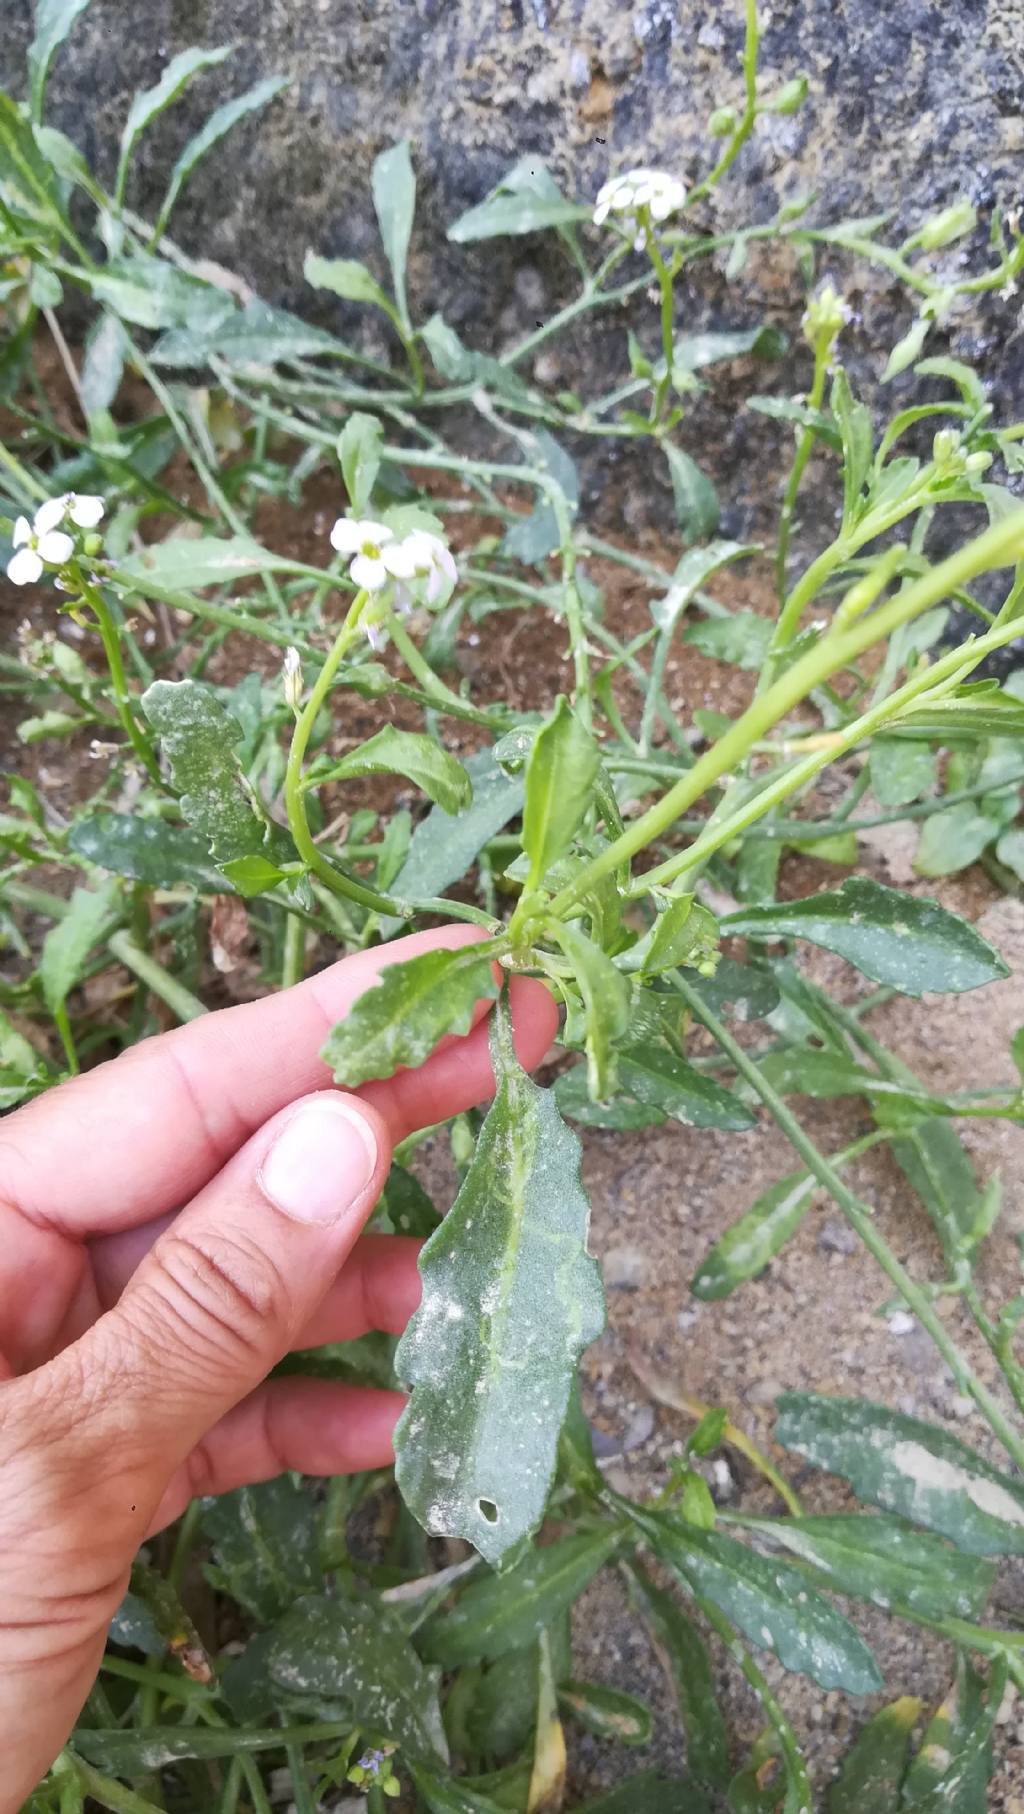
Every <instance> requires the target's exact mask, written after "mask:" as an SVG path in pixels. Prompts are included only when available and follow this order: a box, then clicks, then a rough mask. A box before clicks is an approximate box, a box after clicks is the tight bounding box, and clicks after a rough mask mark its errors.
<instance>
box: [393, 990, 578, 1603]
mask: <svg viewBox="0 0 1024 1814" xmlns="http://www.w3.org/2000/svg"><path fill="white" fill-rule="evenodd" d="M385 975H387V972H385ZM491 1053H492V1061H493V1064H494V1074H495V1077H496V1079H497V1080H498V1087H497V1093H496V1095H495V1098H494V1103H493V1105H492V1107H491V1109H490V1112H489V1114H488V1116H487V1119H486V1121H485V1123H484V1127H483V1131H482V1133H481V1135H480V1138H479V1140H478V1142H477V1149H476V1154H475V1156H474V1158H473V1162H472V1164H471V1166H470V1168H469V1171H468V1173H467V1174H466V1177H465V1180H464V1182H463V1184H462V1188H461V1190H460V1191H459V1194H458V1196H457V1198H456V1200H455V1203H454V1205H453V1206H452V1208H451V1210H450V1211H449V1213H448V1215H447V1216H446V1218H445V1220H444V1221H443V1222H442V1223H441V1226H440V1227H439V1228H438V1229H437V1231H436V1232H435V1233H434V1234H433V1235H431V1237H430V1240H429V1241H428V1242H427V1245H426V1247H425V1248H424V1249H423V1252H422V1254H421V1255H420V1276H421V1278H422V1280H423V1300H422V1303H421V1305H420V1308H419V1309H418V1310H417V1312H416V1314H415V1316H414V1317H413V1319H412V1322H411V1323H410V1324H409V1327H408V1329H407V1330H406V1332H405V1335H404V1336H403V1337H402V1341H401V1343H400V1345H399V1349H398V1353H397V1356H396V1360H395V1367H396V1371H397V1372H398V1374H399V1376H400V1377H401V1378H403V1379H405V1380H407V1381H408V1382H409V1383H410V1384H411V1386H412V1387H413V1393H412V1398H411V1400H410V1402H409V1405H408V1407H407V1409H406V1411H405V1412H404V1414H403V1416H402V1419H401V1422H400V1423H399V1426H398V1429H397V1431H396V1433H395V1454H396V1468H397V1480H398V1484H399V1487H400V1489H401V1492H402V1496H403V1498H404V1499H405V1502H406V1504H407V1505H408V1506H409V1509H410V1510H411V1511H412V1512H413V1513H414V1515H415V1516H416V1517H417V1518H418V1519H419V1520H420V1523H421V1524H422V1525H423V1526H424V1528H425V1529H426V1530H428V1531H430V1532H432V1533H433V1534H435V1535H444V1536H460V1537H464V1538H466V1540H467V1541H469V1542H472V1543H474V1544H475V1545H476V1547H477V1549H478V1550H479V1551H480V1553H481V1554H482V1555H483V1556H484V1557H486V1559H487V1560H488V1561H489V1562H492V1563H497V1562H500V1561H501V1559H502V1557H503V1556H505V1555H506V1554H507V1553H508V1551H509V1550H510V1549H511V1548H512V1547H513V1546H514V1545H515V1544H516V1543H517V1542H519V1540H520V1539H521V1538H523V1537H525V1536H528V1535H529V1534H530V1533H531V1532H532V1531H533V1530H534V1529H535V1528H536V1526H537V1525H538V1523H539V1522H540V1519H541V1517H542V1516H543V1512H544V1505H545V1501H546V1499H547V1494H548V1488H549V1486H550V1484H551V1478H552V1474H553V1472H554V1467H555V1458H556V1450H557V1445H558V1435H559V1431H560V1429H561V1426H562V1420H563V1418H564V1416H565V1412H566V1407H567V1405H568V1402H569V1391H570V1387H571V1384H572V1379H573V1371H574V1368H575V1364H576V1362H577V1360H578V1359H579V1356H580V1354H581V1353H582V1352H583V1349H584V1348H585V1347H587V1346H588V1344H589V1343H590V1342H592V1341H594V1340H596V1338H597V1336H598V1335H600V1333H601V1330H602V1329H603V1327H604V1297H603V1292H602V1289H601V1274H600V1269H599V1267H598V1265H597V1262H596V1260H594V1259H592V1258H591V1256H590V1255H589V1254H588V1253H587V1250H586V1239H587V1229H588V1223H589V1216H590V1208H589V1204H588V1202H587V1198H586V1196H585V1194H584V1191H583V1187H582V1185H581V1183H580V1178H579V1162H580V1145H579V1141H578V1139H577V1138H576V1135H575V1134H574V1133H572V1132H571V1131H570V1130H569V1128H567V1127H566V1125H565V1123H564V1122H563V1121H562V1119H561V1117H560V1115H559V1113H558V1110H557V1108H556V1106H555V1100H554V1097H553V1096H552V1094H551V1092H550V1091H549V1090H541V1089H539V1088H538V1087H537V1085H536V1084H535V1083H534V1082H533V1081H532V1079H531V1078H529V1077H528V1076H527V1075H526V1073H525V1071H523V1070H522V1069H521V1068H520V1065H519V1063H518V1060H517V1059H516V1056H515V1052H514V1050H513V1047H512V1033H511V1025H510V1024H509V1021H508V1015H507V1011H506V1008H505V1006H504V1003H501V1004H499V1006H498V1007H497V1008H496V1009H495V1012H494V1021H493V1026H492V1035H491ZM470 1229H472V1239H471V1240H470V1238H469V1230H470ZM544 1622H545V1623H547V1620H545V1621H544Z"/></svg>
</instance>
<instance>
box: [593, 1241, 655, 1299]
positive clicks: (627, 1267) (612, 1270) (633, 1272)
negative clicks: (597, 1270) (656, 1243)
mask: <svg viewBox="0 0 1024 1814" xmlns="http://www.w3.org/2000/svg"><path fill="white" fill-rule="evenodd" d="M601 1269H602V1271H603V1273H604V1282H605V1284H606V1285H607V1286H608V1288H609V1290H612V1291H614V1290H617V1291H638V1290H639V1289H640V1286H641V1285H643V1284H645V1283H646V1281H647V1273H648V1260H647V1255H646V1254H644V1253H641V1251H640V1249H639V1247H609V1249H608V1251H607V1253H606V1254H605V1256H604V1258H603V1260H602V1261H601Z"/></svg>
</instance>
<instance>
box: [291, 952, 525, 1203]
mask: <svg viewBox="0 0 1024 1814" xmlns="http://www.w3.org/2000/svg"><path fill="white" fill-rule="evenodd" d="M497 993H498V990H497V985H496V983H495V981H494V973H493V965H492V960H491V957H490V955H489V952H488V951H486V950H485V951H484V952H483V954H482V955H481V952H480V950H479V947H478V946H477V945H475V944H474V945H463V946H461V947H457V948H456V949H454V950H451V951H443V950H442V951H424V952H423V953H421V955H420V956H419V957H412V958H408V959H407V960H406V961H405V962H404V963H397V964H388V965H386V966H385V968H384V969H383V970H382V971H381V972H380V975H379V977H378V978H377V981H376V982H375V983H373V984H372V985H371V987H370V988H368V989H366V990H364V992H363V994H362V995H360V996H359V997H357V999H356V1000H355V1001H354V1002H353V1004H352V1006H351V1008H350V1009H349V1011H348V1013H347V1015H346V1016H345V1019H344V1020H339V1021H338V1022H337V1024H336V1025H335V1026H333V1027H332V1028H331V1030H330V1032H329V1033H328V1035H327V1038H326V1040H325V1042H324V1044H323V1045H322V1046H321V1048H320V1056H321V1058H322V1059H323V1060H324V1063H325V1064H329V1065H330V1066H331V1068H332V1070H333V1071H334V1076H335V1081H336V1082H338V1083H344V1084H345V1086H346V1088H348V1089H354V1088H355V1087H356V1085H357V1084H360V1083H365V1082H366V1081H367V1080H368V1079H369V1078H371V1077H390V1076H391V1073H392V1072H393V1071H395V1070H397V1069H398V1068H399V1066H403V1065H405V1066H412V1065H418V1064H422V1063H423V1060H424V1059H425V1058H428V1057H429V1056H430V1054H431V1052H432V1051H433V1050H434V1047H435V1046H436V1045H437V1043H438V1041H439V1040H440V1039H442V1038H443V1037H444V1036H445V1034H446V1033H468V1032H469V1030H470V1028H471V1027H472V1025H473V1019H474V1014H475V1010H476V1005H477V1003H478V1002H480V1001H493V1000H494V998H495V996H496V995H497ZM453 1213H454V1212H453Z"/></svg>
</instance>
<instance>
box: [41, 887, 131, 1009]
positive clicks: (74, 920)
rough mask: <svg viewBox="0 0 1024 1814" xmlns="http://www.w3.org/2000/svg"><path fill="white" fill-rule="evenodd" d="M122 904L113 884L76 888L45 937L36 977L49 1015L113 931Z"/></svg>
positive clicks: (67, 994)
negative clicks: (95, 948) (62, 912)
mask: <svg viewBox="0 0 1024 1814" xmlns="http://www.w3.org/2000/svg"><path fill="white" fill-rule="evenodd" d="M122 901H123V896H122V894H121V890H120V889H119V888H118V886H117V883H116V882H114V881H109V882H103V883H101V884H100V886H99V888H76V889H75V891H74V893H73V894H72V896H71V900H70V902H69V904H68V911H67V913H66V914H64V916H63V918H62V919H59V920H58V921H57V924H56V925H55V926H54V927H53V928H52V929H51V930H50V931H49V932H48V933H47V934H46V937H45V938H44V940H43V949H42V953H41V955H40V958H39V971H38V976H39V984H40V987H41V989H42V991H43V1000H44V1001H45V1003H46V1005H47V1007H48V1008H49V1010H50V1013H51V1014H57V1013H59V1012H60V1010H61V1008H63V1006H64V1003H65V1001H66V1000H67V998H68V996H69V995H70V993H71V991H72V989H73V988H74V986H75V984H76V983H77V982H78V980H79V977H80V976H81V974H82V970H83V968H84V965H85V962H86V959H87V958H88V956H89V953H90V952H91V951H92V949H93V946H94V945H97V944H98V943H99V941H100V939H101V938H104V937H105V936H106V935H107V933H109V932H112V931H113V930H114V927H115V925H116V924H117V920H118V916H119V914H120V912H121V906H122Z"/></svg>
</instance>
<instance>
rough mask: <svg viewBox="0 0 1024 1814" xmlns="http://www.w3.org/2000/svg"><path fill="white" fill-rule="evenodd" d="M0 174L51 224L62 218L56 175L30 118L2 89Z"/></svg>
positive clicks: (28, 204) (0, 98)
mask: <svg viewBox="0 0 1024 1814" xmlns="http://www.w3.org/2000/svg"><path fill="white" fill-rule="evenodd" d="M0 176H3V177H5V178H6V179H8V180H9V181H10V183H11V186H12V188H13V189H14V191H15V195H16V196H18V197H20V198H23V200H24V202H25V204H26V206H29V207H31V208H32V210H33V213H34V214H35V215H36V216H37V217H40V218H42V219H44V220H46V221H48V222H49V223H50V224H51V225H52V224H53V222H54V221H56V220H58V219H59V218H60V208H59V206H58V203H57V176H56V171H55V170H54V167H53V164H52V163H51V162H49V161H48V160H47V159H46V157H45V156H44V155H43V153H42V152H41V151H40V149H39V146H38V144H37V143H36V138H35V134H34V133H33V131H32V127H31V125H30V124H29V121H28V119H27V118H26V116H25V115H24V114H23V113H22V111H21V108H20V107H19V106H18V104H17V102H16V101H13V100H12V99H11V97H10V95H6V94H3V93H2V92H0Z"/></svg>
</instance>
